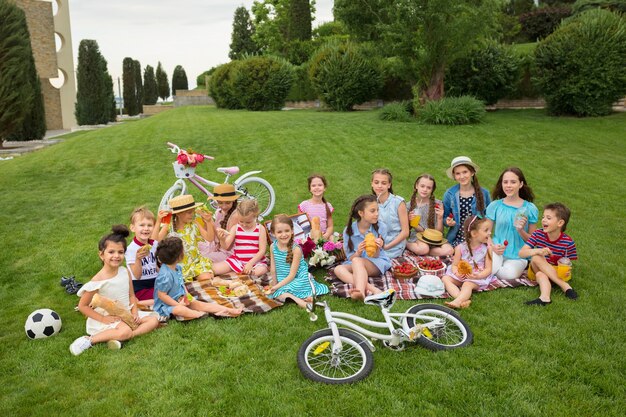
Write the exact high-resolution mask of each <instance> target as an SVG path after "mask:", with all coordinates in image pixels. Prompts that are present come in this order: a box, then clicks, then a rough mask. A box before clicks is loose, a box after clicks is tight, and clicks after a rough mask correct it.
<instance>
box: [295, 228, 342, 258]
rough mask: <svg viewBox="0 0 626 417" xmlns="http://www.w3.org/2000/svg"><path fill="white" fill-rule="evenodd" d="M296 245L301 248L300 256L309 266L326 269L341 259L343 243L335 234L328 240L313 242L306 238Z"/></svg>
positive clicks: (321, 239)
mask: <svg viewBox="0 0 626 417" xmlns="http://www.w3.org/2000/svg"><path fill="white" fill-rule="evenodd" d="M296 243H298V244H299V245H300V247H301V248H302V255H304V257H305V258H306V259H307V260H308V262H309V265H310V266H317V267H325V266H326V267H328V266H331V265H334V264H335V262H336V261H337V260H338V259H342V257H343V243H342V242H341V240H340V239H339V233H336V232H335V233H334V234H333V235H332V236H331V237H330V239H328V240H326V239H324V238H320V239H318V240H316V241H314V240H313V239H311V237H307V238H306V240H304V241H299V242H296Z"/></svg>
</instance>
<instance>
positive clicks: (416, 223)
mask: <svg viewBox="0 0 626 417" xmlns="http://www.w3.org/2000/svg"><path fill="white" fill-rule="evenodd" d="M421 219H422V216H421V215H419V214H416V215H415V217H413V218H412V219H411V221H410V222H409V224H410V225H411V227H412V228H414V229H417V226H419V224H420V220H421Z"/></svg>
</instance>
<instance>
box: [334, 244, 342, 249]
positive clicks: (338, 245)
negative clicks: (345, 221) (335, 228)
mask: <svg viewBox="0 0 626 417" xmlns="http://www.w3.org/2000/svg"><path fill="white" fill-rule="evenodd" d="M342 248H343V243H341V242H337V243H335V250H340V249H342Z"/></svg>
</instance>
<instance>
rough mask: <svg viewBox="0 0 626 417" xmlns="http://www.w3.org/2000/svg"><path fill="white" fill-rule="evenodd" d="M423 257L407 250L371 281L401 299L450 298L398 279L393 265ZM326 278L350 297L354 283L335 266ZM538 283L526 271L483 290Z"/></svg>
mask: <svg viewBox="0 0 626 417" xmlns="http://www.w3.org/2000/svg"><path fill="white" fill-rule="evenodd" d="M422 259H423V257H422V256H417V255H415V254H413V253H412V252H410V251H408V250H405V251H404V253H403V254H402V256H400V257H398V258H395V259H392V261H391V263H392V267H391V269H389V271H387V272H386V273H385V274H384V275H381V276H378V277H370V279H369V282H370V283H371V284H373V285H375V286H376V287H377V288H380V289H381V290H387V289H389V288H393V289H394V290H396V292H397V293H398V299H400V300H418V299H423V298H449V295H448V293H445V292H444V293H443V295H441V296H440V297H432V296H428V295H422V294H416V293H415V291H414V290H415V284H416V282H417V278H415V279H398V278H394V276H393V267H394V266H396V265H400V264H402V263H403V262H408V263H410V264H412V265H414V266H417V263H418V262H419V261H421V260H422ZM440 259H441V261H443V262H445V263H446V265H449V264H450V262H451V261H452V257H449V258H440ZM324 279H325V280H326V281H327V282H328V285H329V286H330V291H331V293H332V294H333V295H336V296H338V297H344V298H348V297H350V290H351V289H352V285H350V284H346V283H344V282H342V281H340V280H339V279H338V278H337V276H336V275H335V273H334V268H333V269H330V270H329V271H328V274H327V275H326V276H325V277H324ZM536 285H537V283H536V282H535V281H531V280H529V279H528V278H527V276H526V272H524V273H523V274H522V276H521V277H520V278H518V279H511V280H500V279H496V280H495V281H493V282H492V283H491V284H490V285H489V286H488V287H487V288H486V289H484V290H482V291H492V290H496V289H498V288H515V287H520V286H526V287H534V286H536Z"/></svg>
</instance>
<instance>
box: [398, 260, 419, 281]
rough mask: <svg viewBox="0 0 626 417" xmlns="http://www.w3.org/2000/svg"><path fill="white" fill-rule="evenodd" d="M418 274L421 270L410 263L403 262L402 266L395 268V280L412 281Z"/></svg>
mask: <svg viewBox="0 0 626 417" xmlns="http://www.w3.org/2000/svg"><path fill="white" fill-rule="evenodd" d="M418 272H419V269H418V268H417V267H416V266H414V265H412V264H410V263H408V262H402V263H401V264H400V265H396V266H394V267H393V276H394V278H400V279H411V278H415V277H416V276H417V273H418Z"/></svg>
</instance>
